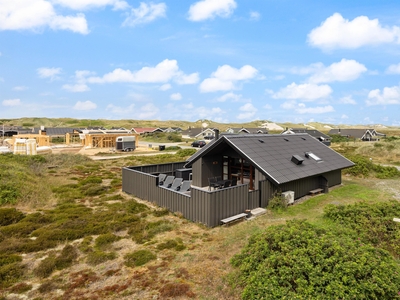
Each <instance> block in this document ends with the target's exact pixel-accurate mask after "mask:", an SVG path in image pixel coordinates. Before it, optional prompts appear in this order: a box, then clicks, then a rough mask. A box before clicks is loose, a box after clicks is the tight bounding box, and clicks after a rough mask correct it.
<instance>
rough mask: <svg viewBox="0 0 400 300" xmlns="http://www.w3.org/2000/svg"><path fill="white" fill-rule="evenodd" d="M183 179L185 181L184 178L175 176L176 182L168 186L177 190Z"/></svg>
mask: <svg viewBox="0 0 400 300" xmlns="http://www.w3.org/2000/svg"><path fill="white" fill-rule="evenodd" d="M182 181H183V179H182V178H175V179H174V182H173V183H172V184H171V185H170V186H168V188H170V189H172V190H174V191H177V190H178V188H179V187H180V185H181V183H182Z"/></svg>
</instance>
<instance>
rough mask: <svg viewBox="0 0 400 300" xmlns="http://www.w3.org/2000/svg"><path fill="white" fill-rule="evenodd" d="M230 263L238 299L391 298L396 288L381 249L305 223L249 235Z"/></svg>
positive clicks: (396, 271)
mask: <svg viewBox="0 0 400 300" xmlns="http://www.w3.org/2000/svg"><path fill="white" fill-rule="evenodd" d="M231 262H232V264H233V266H235V267H237V272H238V274H237V277H235V276H233V278H232V279H234V280H236V283H237V282H238V283H239V284H240V285H242V286H243V293H242V298H243V299H354V298H357V299H395V298H397V297H398V292H399V286H400V267H399V265H398V263H397V262H396V261H395V260H394V259H393V257H391V256H390V255H389V253H388V252H387V251H385V250H382V249H379V248H374V247H373V246H372V245H370V244H367V243H364V242H362V241H358V240H354V239H353V238H352V237H351V236H349V235H347V234H346V233H345V232H340V231H338V230H334V229H325V228H322V227H319V226H314V225H311V224H309V223H307V222H305V221H291V222H288V223H287V224H286V225H280V226H271V227H268V228H267V229H266V230H264V231H262V232H260V233H257V234H255V235H253V236H252V237H251V238H250V240H249V242H248V244H247V245H246V246H245V247H244V248H243V249H242V251H241V253H239V254H237V255H235V256H234V257H233V259H232V260H231Z"/></svg>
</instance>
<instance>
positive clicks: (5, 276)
mask: <svg viewBox="0 0 400 300" xmlns="http://www.w3.org/2000/svg"><path fill="white" fill-rule="evenodd" d="M23 274H24V266H23V265H22V264H21V263H19V262H14V263H11V264H6V265H3V266H1V267H0V288H7V287H9V286H11V285H13V284H14V283H16V282H18V280H19V279H20V278H21V277H22V276H23Z"/></svg>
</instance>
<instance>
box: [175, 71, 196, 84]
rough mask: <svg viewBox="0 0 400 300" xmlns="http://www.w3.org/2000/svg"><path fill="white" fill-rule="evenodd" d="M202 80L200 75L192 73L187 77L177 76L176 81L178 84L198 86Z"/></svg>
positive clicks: (180, 74) (183, 75) (181, 74)
mask: <svg viewBox="0 0 400 300" xmlns="http://www.w3.org/2000/svg"><path fill="white" fill-rule="evenodd" d="M199 80H200V77H199V73H192V74H189V75H185V74H183V73H179V74H177V77H176V79H175V81H176V83H178V84H196V83H198V82H199Z"/></svg>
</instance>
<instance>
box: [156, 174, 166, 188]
mask: <svg viewBox="0 0 400 300" xmlns="http://www.w3.org/2000/svg"><path fill="white" fill-rule="evenodd" d="M165 178H167V175H166V174H159V175H158V184H159V185H163V184H164V180H165Z"/></svg>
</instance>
